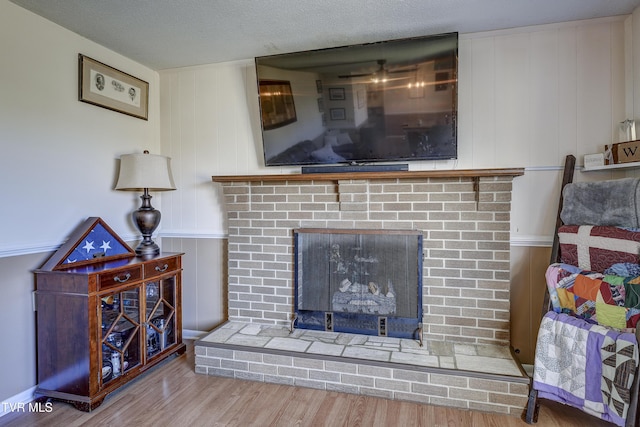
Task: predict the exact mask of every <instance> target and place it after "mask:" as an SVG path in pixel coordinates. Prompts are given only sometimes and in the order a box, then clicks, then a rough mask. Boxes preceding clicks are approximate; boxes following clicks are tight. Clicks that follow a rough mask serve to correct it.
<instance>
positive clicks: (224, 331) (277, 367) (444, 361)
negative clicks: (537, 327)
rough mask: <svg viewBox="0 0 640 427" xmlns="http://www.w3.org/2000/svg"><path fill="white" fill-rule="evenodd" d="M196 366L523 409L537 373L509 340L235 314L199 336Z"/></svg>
mask: <svg viewBox="0 0 640 427" xmlns="http://www.w3.org/2000/svg"><path fill="white" fill-rule="evenodd" d="M195 353H196V362H195V364H196V372H197V373H201V374H208V375H216V376H223V377H230V378H237V379H245V380H252V381H260V382H269V383H277V384H288V385H292V386H300V387H310V388H316V389H321V390H327V391H339V392H344V393H351V394H362V395H369V396H376V397H382V398H387V399H394V400H406V401H413V402H420V403H426V404H433V405H441V406H452V407H457V408H463V409H472V410H480V411H488V412H496V413H504V414H511V415H514V416H521V415H522V412H523V408H524V407H525V406H526V402H527V394H528V391H529V377H527V376H526V374H525V373H524V372H523V371H522V370H521V369H520V367H519V365H518V363H517V362H515V361H514V358H513V356H512V354H511V352H510V350H509V349H508V348H507V347H505V346H497V345H478V344H469V343H446V342H442V341H426V342H425V343H424V345H423V347H420V345H419V343H418V342H417V341H414V340H409V339H400V338H389V337H376V336H365V335H354V334H346V333H335V332H322V331H311V330H302V329H296V330H294V331H293V333H290V332H289V330H288V329H287V328H284V327H281V326H270V325H260V324H255V323H253V324H251V323H242V322H228V323H226V324H224V325H222V326H221V327H219V328H218V329H216V330H215V331H213V332H212V333H210V334H209V335H207V336H206V337H204V338H202V339H200V340H199V341H197V342H196V344H195Z"/></svg>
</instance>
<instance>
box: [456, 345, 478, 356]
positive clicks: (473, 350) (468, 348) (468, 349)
mask: <svg viewBox="0 0 640 427" xmlns="http://www.w3.org/2000/svg"><path fill="white" fill-rule="evenodd" d="M453 346H454V350H455V354H464V355H467V356H475V355H476V354H478V350H477V347H478V346H477V345H474V344H454V345H453Z"/></svg>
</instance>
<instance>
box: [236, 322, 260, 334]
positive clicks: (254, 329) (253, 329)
mask: <svg viewBox="0 0 640 427" xmlns="http://www.w3.org/2000/svg"><path fill="white" fill-rule="evenodd" d="M260 332H262V325H257V324H249V325H247V326H245V327H244V328H242V329H241V330H240V333H241V334H242V335H258V334H259V333H260Z"/></svg>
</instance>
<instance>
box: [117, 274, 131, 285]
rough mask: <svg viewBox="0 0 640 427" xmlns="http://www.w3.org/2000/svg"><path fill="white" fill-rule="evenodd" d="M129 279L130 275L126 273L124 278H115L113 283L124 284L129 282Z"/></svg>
mask: <svg viewBox="0 0 640 427" xmlns="http://www.w3.org/2000/svg"><path fill="white" fill-rule="evenodd" d="M130 278H131V273H127V274H125V275H124V277H120V276H116V277H114V278H113V281H114V282H118V283H124V282H126V281H127V280H129V279H130Z"/></svg>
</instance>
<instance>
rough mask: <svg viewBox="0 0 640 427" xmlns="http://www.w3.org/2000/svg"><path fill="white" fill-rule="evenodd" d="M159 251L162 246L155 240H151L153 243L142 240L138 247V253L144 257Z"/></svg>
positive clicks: (151, 255) (156, 253) (154, 254)
mask: <svg viewBox="0 0 640 427" xmlns="http://www.w3.org/2000/svg"><path fill="white" fill-rule="evenodd" d="M159 253H160V247H159V246H158V245H157V244H156V243H155V242H151V244H149V243H148V242H142V243H140V244H139V245H138V247H137V248H136V255H138V256H140V257H144V258H147V257H153V256H156V255H158V254H159Z"/></svg>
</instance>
